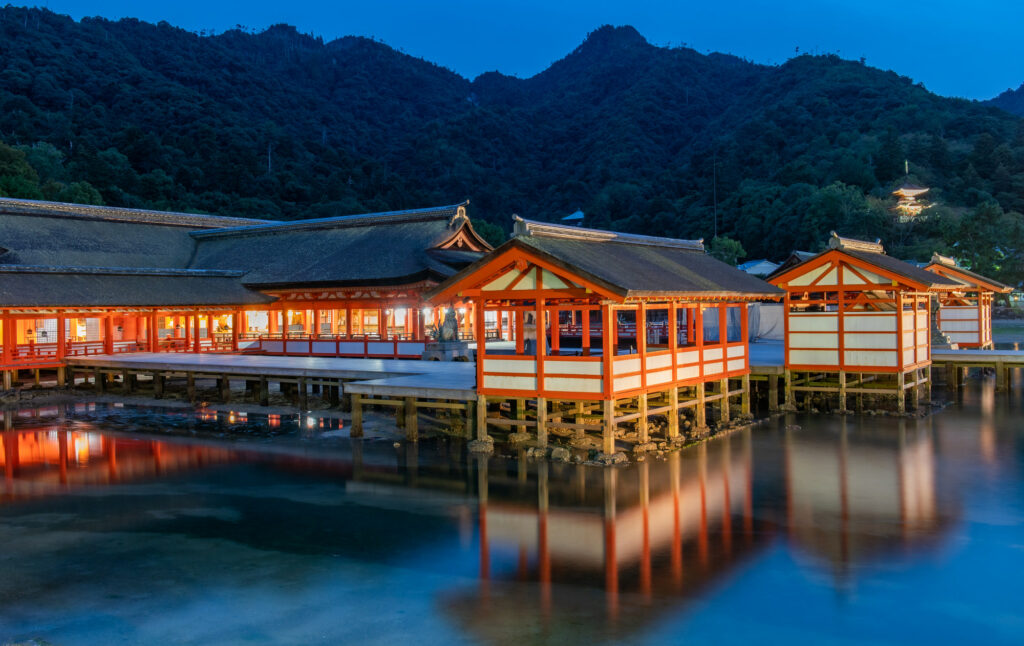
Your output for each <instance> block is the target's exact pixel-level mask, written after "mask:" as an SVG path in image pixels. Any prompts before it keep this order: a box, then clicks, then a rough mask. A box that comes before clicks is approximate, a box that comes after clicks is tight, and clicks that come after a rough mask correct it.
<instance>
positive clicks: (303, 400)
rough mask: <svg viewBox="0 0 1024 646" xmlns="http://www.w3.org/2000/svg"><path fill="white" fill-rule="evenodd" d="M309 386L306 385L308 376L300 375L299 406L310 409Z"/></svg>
mask: <svg viewBox="0 0 1024 646" xmlns="http://www.w3.org/2000/svg"><path fill="white" fill-rule="evenodd" d="M308 391H309V388H308V387H307V385H306V378H305V377H299V408H301V409H302V410H309V392H308Z"/></svg>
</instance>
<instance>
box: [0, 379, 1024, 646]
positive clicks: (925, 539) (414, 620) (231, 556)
mask: <svg viewBox="0 0 1024 646" xmlns="http://www.w3.org/2000/svg"><path fill="white" fill-rule="evenodd" d="M1022 403H1024V397H1022V394H1021V390H1020V387H1019V386H1018V387H1016V389H1015V390H1014V391H1013V392H1011V393H1009V394H1005V395H1004V394H999V395H998V396H997V395H996V393H995V392H994V389H993V384H992V381H991V379H989V380H987V381H984V380H982V381H979V380H974V381H972V382H971V384H970V385H969V387H968V388H967V389H966V390H965V391H964V393H963V394H962V396H961V398H960V400H959V401H957V402H955V403H953V404H952V405H950V406H949V407H948V408H946V409H944V410H942V411H941V412H938V413H936V414H933V415H931V416H928V417H925V418H922V419H896V418H893V417H839V416H815V417H810V416H799V415H796V416H794V415H790V416H787V417H783V418H779V419H777V420H773V421H771V422H769V423H766V424H763V425H761V426H759V427H757V428H755V429H753V430H750V431H742V432H737V433H734V434H732V435H729V436H726V437H721V438H718V439H713V440H711V441H709V442H707V443H705V444H702V445H699V446H694V447H691V448H688V449H686V450H684V451H681V452H677V453H673V454H669V455H667V456H666V458H665V459H651V460H648V461H646V462H644V463H640V464H632V465H630V466H628V467H625V468H614V469H613V468H600V467H590V466H583V465H576V464H549V463H544V462H535V461H532V460H531V461H528V460H526V459H525V458H523V459H516V458H515V457H508V456H506V457H492V458H490V459H484V458H478V457H474V456H470V455H469V454H467V453H466V451H465V447H464V446H463V445H462V443H461V442H459V441H458V440H451V439H445V438H434V439H425V440H424V441H421V442H420V443H419V445H416V444H408V443H405V442H400V443H399V444H398V446H395V444H394V442H393V441H391V440H387V441H385V440H363V441H351V440H349V439H348V438H347V437H346V433H345V429H343V428H342V429H331V428H330V425H331V424H335V425H336V424H337V423H338V422H337V421H336V420H324V428H321V426H320V424H321V423H320V420H318V419H316V418H288V417H285V418H283V419H282V418H280V417H274V418H267V417H260V416H256V415H251V414H250V415H248V416H245V417H244V418H243V417H241V416H239V415H237V414H236V415H230V414H227V413H220V414H217V413H210V412H204V411H199V412H194V411H190V410H181V409H176V410H172V409H166V410H161V409H143V408H133V407H131V406H118V405H109V404H103V405H100V404H96V405H90V404H79V405H73V406H55V407H50V408H42V409H25V410H22V411H19V412H17V413H15V414H11V413H8V414H7V419H8V420H9V422H8V423H9V424H10V426H11V427H12V429H11V430H9V431H7V432H5V433H3V434H2V448H3V451H2V455H3V469H4V476H5V478H4V482H3V485H2V487H0V545H2V546H3V547H2V549H0V572H2V573H3V574H2V577H0V643H3V642H4V641H19V640H28V639H39V640H45V641H47V642H50V643H53V644H69V645H70V644H115V643H127V644H158V643H159V644H301V643H325V644H336V643H368V644H393V643H396V642H399V640H403V639H404V640H408V639H413V640H415V643H417V644H434V643H436V644H523V643H548V644H589V643H613V642H614V643H637V644H646V643H651V644H654V643H659V644H660V643H682V642H686V643H713V644H732V643H736V644H749V643H751V642H758V643H779V642H784V641H785V642H790V643H818V644H820V643H836V644H910V643H925V642H932V643H952V642H969V643H988V644H1019V643H1022V642H1024V615H1022V611H1021V602H1022V601H1024V593H1022V592H1021V590H1022V588H1021V586H1020V584H1019V581H1018V578H1019V573H1020V572H1022V571H1024V469H1022V466H1024V451H1022V440H1024V437H1022V435H1024V424H1022V420H1024V416H1022V410H1021V408H1022ZM5 421H7V420H5Z"/></svg>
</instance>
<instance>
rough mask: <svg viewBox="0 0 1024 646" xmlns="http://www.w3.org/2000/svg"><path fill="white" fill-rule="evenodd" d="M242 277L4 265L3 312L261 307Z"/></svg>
mask: <svg viewBox="0 0 1024 646" xmlns="http://www.w3.org/2000/svg"><path fill="white" fill-rule="evenodd" d="M240 276H241V273H240V272H227V271H192V270H180V269H179V270H173V269H151V268H150V269H139V268H123V267H34V266H24V265H0V307H68V308H73V307H178V306H191V305H199V306H203V305H209V306H215V305H259V304H265V303H270V302H273V301H274V300H275V299H274V298H273V297H271V296H266V295H264V294H260V293H259V292H255V291H252V290H250V289H247V288H246V287H244V286H243V285H242V284H241V283H240V282H239V277H240Z"/></svg>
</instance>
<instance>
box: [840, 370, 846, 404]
mask: <svg viewBox="0 0 1024 646" xmlns="http://www.w3.org/2000/svg"><path fill="white" fill-rule="evenodd" d="M845 410H846V371H845V370H840V371H839V412H843V411H845Z"/></svg>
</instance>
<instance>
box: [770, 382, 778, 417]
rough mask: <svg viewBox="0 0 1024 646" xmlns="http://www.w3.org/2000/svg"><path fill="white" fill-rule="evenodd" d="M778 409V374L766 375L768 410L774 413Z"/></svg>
mask: <svg viewBox="0 0 1024 646" xmlns="http://www.w3.org/2000/svg"><path fill="white" fill-rule="evenodd" d="M778 410H779V376H778V375H768V411H769V412H771V413H775V412H777V411H778Z"/></svg>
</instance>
